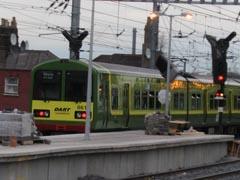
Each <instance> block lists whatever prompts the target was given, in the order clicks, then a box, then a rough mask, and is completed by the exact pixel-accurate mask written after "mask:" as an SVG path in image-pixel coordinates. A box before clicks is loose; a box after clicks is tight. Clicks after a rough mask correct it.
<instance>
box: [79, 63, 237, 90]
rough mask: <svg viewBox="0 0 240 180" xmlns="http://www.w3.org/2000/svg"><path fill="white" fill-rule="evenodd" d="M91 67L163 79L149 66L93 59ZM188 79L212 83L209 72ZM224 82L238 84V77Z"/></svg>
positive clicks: (183, 79)
mask: <svg viewBox="0 0 240 180" xmlns="http://www.w3.org/2000/svg"><path fill="white" fill-rule="evenodd" d="M83 61H84V62H85V63H86V64H88V60H83ZM93 68H95V69H96V70H97V71H98V72H102V73H111V74H118V75H131V76H138V77H151V78H160V79H164V78H163V76H162V75H161V74H160V72H159V70H157V69H149V68H142V67H136V66H127V65H120V64H112V63H104V62H94V61H93ZM176 80H182V81H186V79H185V78H184V77H183V76H177V78H176ZM188 81H190V82H192V81H195V82H200V83H206V84H212V83H213V79H212V75H210V74H208V75H199V74H193V75H192V77H190V78H188ZM225 84H226V85H233V86H240V79H239V80H238V79H233V78H228V79H227V81H226V82H225Z"/></svg>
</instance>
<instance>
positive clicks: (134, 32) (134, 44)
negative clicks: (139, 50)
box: [132, 28, 137, 55]
mask: <svg viewBox="0 0 240 180" xmlns="http://www.w3.org/2000/svg"><path fill="white" fill-rule="evenodd" d="M136 37H137V29H136V28H133V40H132V54H133V55H135V54H136Z"/></svg>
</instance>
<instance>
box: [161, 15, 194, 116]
mask: <svg viewBox="0 0 240 180" xmlns="http://www.w3.org/2000/svg"><path fill="white" fill-rule="evenodd" d="M160 15H162V16H167V17H169V18H170V22H169V24H170V26H169V40H168V58H167V89H166V102H165V115H166V116H168V115H169V92H170V64H171V41H172V19H173V18H174V17H176V16H183V17H186V18H187V19H190V18H192V14H191V13H186V12H183V13H181V14H179V15H166V14H160Z"/></svg>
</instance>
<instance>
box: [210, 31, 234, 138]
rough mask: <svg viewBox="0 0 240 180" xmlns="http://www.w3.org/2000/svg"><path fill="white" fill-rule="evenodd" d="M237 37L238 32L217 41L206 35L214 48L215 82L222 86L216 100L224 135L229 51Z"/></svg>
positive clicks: (220, 126) (213, 72) (213, 73)
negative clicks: (230, 44) (223, 118)
mask: <svg viewBox="0 0 240 180" xmlns="http://www.w3.org/2000/svg"><path fill="white" fill-rule="evenodd" d="M235 36H236V32H232V33H231V34H230V35H229V36H228V37H226V38H225V39H219V40H216V38H215V37H213V36H210V35H206V38H207V40H208V42H209V43H210V45H211V48H212V75H213V82H214V83H215V84H217V85H219V86H220V89H218V90H217V92H216V94H215V99H216V100H218V114H217V120H218V122H219V133H220V134H223V124H222V116H223V110H224V106H225V103H224V100H225V95H224V87H225V81H226V79H227V61H226V59H227V57H226V56H227V55H226V54H227V49H228V47H229V42H230V41H231V40H232V39H233V38H234V37H235Z"/></svg>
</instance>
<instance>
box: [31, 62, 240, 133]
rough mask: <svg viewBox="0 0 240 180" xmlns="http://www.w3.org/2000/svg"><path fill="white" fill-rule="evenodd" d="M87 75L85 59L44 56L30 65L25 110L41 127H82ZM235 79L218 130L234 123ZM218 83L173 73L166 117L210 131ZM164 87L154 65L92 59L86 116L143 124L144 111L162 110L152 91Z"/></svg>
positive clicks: (239, 98) (112, 124)
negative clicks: (28, 99) (47, 58)
mask: <svg viewBox="0 0 240 180" xmlns="http://www.w3.org/2000/svg"><path fill="white" fill-rule="evenodd" d="M87 81H88V61H87V60H84V59H82V60H79V61H76V60H68V59H65V60H58V59H57V60H50V61H47V62H43V63H41V64H39V65H37V66H35V67H34V68H33V70H32V92H31V111H32V113H33V116H34V120H35V123H36V125H37V127H38V129H39V130H40V131H41V132H46V133H47V132H84V129H85V122H86V95H87ZM239 87H240V80H239V81H238V80H236V79H230V78H228V80H227V81H226V86H225V94H224V101H225V103H224V104H225V105H224V109H223V115H222V122H221V123H222V125H223V129H224V133H231V134H236V133H237V132H238V130H239V128H240V88H239ZM218 88H219V87H218V86H217V85H215V84H213V83H212V77H211V76H200V75H196V76H192V77H188V78H183V77H180V76H178V77H177V78H176V79H175V80H174V81H173V82H172V83H171V85H170V90H171V99H170V103H169V105H170V106H169V111H170V114H171V119H173V120H174V119H178V120H187V121H189V122H190V124H191V126H193V127H194V128H196V129H199V130H202V131H205V132H208V133H214V132H216V131H217V129H218V127H219V122H218V119H217V118H216V117H217V114H218V112H217V107H218V100H216V98H215V93H216V91H217V90H218ZM162 89H166V83H165V79H164V78H163V77H162V76H161V75H160V73H159V71H158V70H156V69H147V68H140V67H134V66H125V65H118V64H110V63H103V62H94V61H93V62H92V95H91V108H90V121H91V130H92V131H108V130H109V131H110V130H119V129H122V130H123V129H143V128H144V117H145V115H146V114H149V113H153V112H157V111H160V112H162V113H163V112H164V105H162V104H161V103H160V102H159V101H158V92H159V91H160V90H162Z"/></svg>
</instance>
